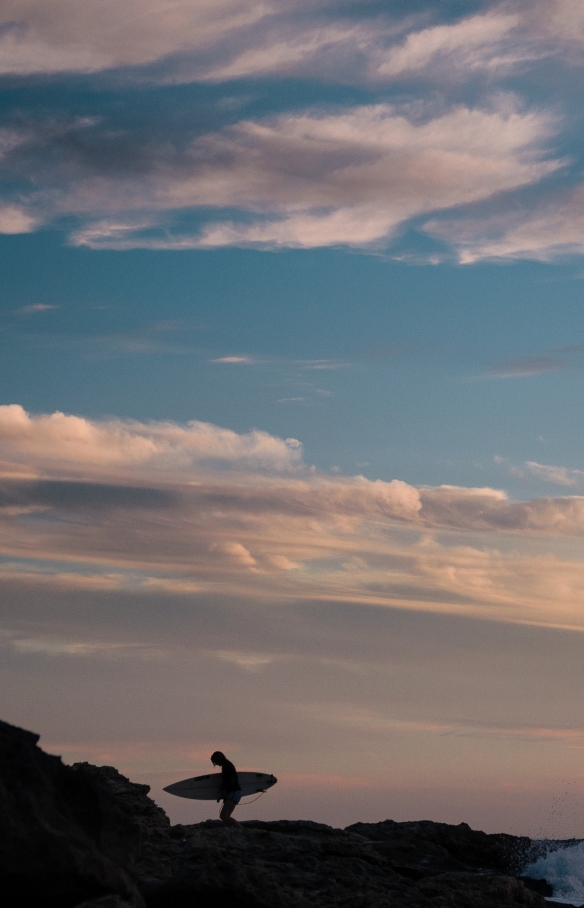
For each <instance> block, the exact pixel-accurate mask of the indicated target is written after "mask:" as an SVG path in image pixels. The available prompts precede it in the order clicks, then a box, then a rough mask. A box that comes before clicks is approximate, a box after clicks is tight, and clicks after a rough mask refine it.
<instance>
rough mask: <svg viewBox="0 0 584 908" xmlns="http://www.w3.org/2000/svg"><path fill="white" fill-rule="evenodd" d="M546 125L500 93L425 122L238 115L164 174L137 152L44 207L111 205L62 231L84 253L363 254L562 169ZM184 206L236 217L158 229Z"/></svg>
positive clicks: (73, 184)
mask: <svg viewBox="0 0 584 908" xmlns="http://www.w3.org/2000/svg"><path fill="white" fill-rule="evenodd" d="M553 128H554V123H553V118H552V117H550V116H549V115H547V114H546V113H544V112H537V111H531V112H522V111H520V110H518V109H516V106H515V104H514V102H512V101H510V100H509V98H505V99H499V100H498V101H497V102H496V104H495V105H494V106H493V107H492V108H491V109H479V108H475V109H471V108H468V107H466V106H464V105H458V106H455V107H452V108H451V109H449V110H447V111H446V112H442V113H440V114H438V115H432V113H431V111H428V112H427V115H426V116H425V117H423V116H422V115H421V111H420V110H419V109H417V108H414V107H395V106H392V105H389V104H376V105H371V106H360V107H353V108H351V109H348V110H347V109H345V110H343V111H340V112H332V113H326V112H319V111H308V112H306V113H302V114H286V115H281V116H278V117H275V118H269V119H265V120H244V121H241V122H239V123H237V124H235V125H234V126H230V127H226V128H225V129H223V130H221V131H219V132H214V133H208V134H206V135H204V136H201V137H199V138H197V139H195V140H194V141H193V142H192V143H191V144H190V146H189V147H188V148H187V150H186V151H183V152H181V153H180V154H178V156H177V155H174V154H173V155H171V157H173V158H174V161H173V164H172V166H170V167H169V164H168V155H169V151H168V148H167V149H166V150H165V152H164V155H162V157H161V154H162V153H161V152H160V151H159V150H156V149H154V150H152V151H151V152H148V153H149V154H150V160H149V163H148V164H147V166H146V167H145V169H144V168H142V172H141V173H140V176H139V179H138V178H134V177H133V176H132V177H128V175H126V174H124V173H120V174H118V175H116V174H112V175H111V177H110V178H108V180H107V181H104V179H103V177H102V176H100V177H97V176H94V175H92V173H91V172H90V171H88V172H87V173H86V174H85V175H84V177H83V180H82V181H79V180H77V181H76V180H75V179H73V180H72V181H69V182H68V184H67V187H63V188H62V189H59V190H57V189H55V192H56V195H55V197H54V202H53V205H54V211H55V213H56V212H61V213H63V214H65V213H67V214H76V215H77V216H82V217H84V218H87V217H89V216H95V215H96V214H98V213H99V212H100V210H101V212H102V213H103V212H104V211H105V210H106V209H108V208H109V209H110V210H111V211H112V212H113V211H114V210H116V209H117V210H118V213H117V214H115V215H108V216H106V217H102V218H100V219H97V220H95V221H93V222H90V223H89V224H86V225H85V226H82V227H80V228H79V229H77V230H75V231H74V232H73V233H72V236H71V242H72V243H73V244H74V245H85V246H89V247H91V248H94V249H106V248H116V249H131V248H138V247H141V248H149V249H189V248H191V249H193V248H214V247H219V246H225V245H242V246H246V245H251V246H259V247H264V248H266V247H267V248H272V247H274V248H275V247H279V246H293V247H301V248H313V247H318V246H329V245H335V244H345V245H351V246H369V245H371V244H376V243H379V242H385V241H386V240H387V239H388V238H389V237H390V236H391V235H392V234H393V233H394V232H395V230H396V229H397V228H398V226H399V225H400V224H403V223H404V222H406V221H408V220H409V219H411V218H412V217H414V216H419V215H421V214H425V213H429V212H430V211H438V210H440V209H447V208H453V207H457V206H462V205H467V204H469V203H473V202H478V201H481V200H485V199H489V198H490V197H491V196H493V195H494V194H495V193H502V192H505V191H509V190H511V189H516V188H517V187H520V186H525V185H529V184H532V183H535V182H538V181H539V180H541V179H542V177H544V176H545V175H546V174H548V173H550V172H552V171H553V170H555V169H557V167H559V166H560V165H561V163H562V162H560V161H554V160H544V155H543V143H544V142H545V141H547V138H548V137H549V135H550V133H551V131H552V129H553ZM121 206H123V208H124V209H125V211H124V213H119V209H120V207H121ZM189 208H190V209H192V210H193V211H195V210H196V209H197V208H206V209H208V208H211V209H213V208H214V209H216V210H220V209H230V210H233V209H239V211H240V217H241V220H239V221H234V220H216V221H211V222H208V223H206V224H204V225H203V227H202V229H200V230H199V231H198V232H197V233H189V232H188V231H186V232H185V231H183V232H177V231H174V232H173V231H172V230H169V229H168V227H169V224H168V222H167V221H164V218H163V215H162V212H167V213H170V212H173V211H175V212H176V211H178V210H179V209H183V210H185V209H189ZM132 209H133V210H134V212H136V211H138V210H139V209H141V210H142V214H139V215H138V214H136V213H131V210H132ZM144 212H148V213H147V214H144ZM156 212H158V213H156ZM164 217H168V215H165V216H164ZM250 219H251V220H250Z"/></svg>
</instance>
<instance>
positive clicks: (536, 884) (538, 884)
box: [517, 876, 554, 896]
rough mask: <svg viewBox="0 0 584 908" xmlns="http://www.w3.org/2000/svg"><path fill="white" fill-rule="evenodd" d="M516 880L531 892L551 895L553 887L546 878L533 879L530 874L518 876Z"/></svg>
mask: <svg viewBox="0 0 584 908" xmlns="http://www.w3.org/2000/svg"><path fill="white" fill-rule="evenodd" d="M517 879H518V880H521V882H522V883H523V885H524V886H526V887H527V889H531V891H532V892H539V894H540V895H544V896H545V895H547V896H550V895H553V894H554V887H553V886H551V885H550V884H549V883H548V881H547V880H534V879H533V877H531V876H518V877H517Z"/></svg>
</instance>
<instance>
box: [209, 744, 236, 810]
mask: <svg viewBox="0 0 584 908" xmlns="http://www.w3.org/2000/svg"><path fill="white" fill-rule="evenodd" d="M211 763H212V764H213V766H220V767H221V798H223V807H222V808H221V813H220V814H219V816H220V817H221V819H222V820H223V823H224V825H225V826H239V827H240V828H242V827H241V823H238V822H237V820H236V819H235V818H234V817H232V816H231V814H232V813H233V811H234V810H235V808H236V807H237V805H238V804H239V802H240V800H241V795H242V794H243V792H242V791H241V788H240V785H239V779H238V778H237V770H236V768H235V766H234V765H233V763H231V762H230V761H229V760H228V759H227V757H226V756H225V754H222V753H221V751H220V750H216V751H215V753H214V754H213V755H212V757H211ZM221 798H217V800H218V801H220V800H221Z"/></svg>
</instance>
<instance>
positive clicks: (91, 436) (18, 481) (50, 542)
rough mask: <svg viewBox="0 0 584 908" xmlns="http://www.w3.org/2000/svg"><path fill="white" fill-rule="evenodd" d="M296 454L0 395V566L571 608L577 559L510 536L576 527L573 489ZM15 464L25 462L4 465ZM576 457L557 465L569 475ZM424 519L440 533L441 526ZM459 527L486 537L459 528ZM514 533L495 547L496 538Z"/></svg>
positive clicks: (242, 438) (505, 617) (311, 594)
mask: <svg viewBox="0 0 584 908" xmlns="http://www.w3.org/2000/svg"><path fill="white" fill-rule="evenodd" d="M301 455H302V449H301V446H300V443H299V442H298V441H296V440H294V439H287V440H286V441H284V440H282V439H277V438H274V437H273V436H269V435H267V434H266V433H258V432H256V433H249V434H248V435H238V434H237V433H234V432H231V431H229V430H225V429H220V428H218V427H216V426H210V425H208V424H204V423H190V424H188V425H186V426H181V425H177V424H174V423H170V422H166V423H148V424H144V423H137V422H135V421H122V420H110V421H103V422H96V421H91V420H87V419H84V418H82V417H71V416H64V415H63V414H53V415H52V416H49V415H46V416H38V417H30V416H29V415H28V414H26V413H25V412H24V411H23V410H22V409H21V408H19V407H15V406H13V407H3V408H0V456H1V458H2V463H1V466H2V473H3V474H4V477H5V478H4V479H3V480H2V483H1V487H0V493H1V494H0V540H1V541H2V552H3V553H4V555H5V556H6V557H7V558H8V560H7V561H6V564H5V566H4V568H3V569H2V570H0V583H4V584H15V583H16V584H20V585H22V584H25V585H28V586H33V587H34V586H35V585H37V586H38V585H39V584H41V585H42V586H43V587H44V588H47V589H48V588H54V589H55V590H57V589H63V590H71V589H75V588H79V589H85V590H88V591H91V590H96V591H97V590H111V591H112V592H114V591H118V592H120V593H122V592H123V593H124V594H126V595H140V596H149V595H152V596H157V595H161V594H164V595H167V596H178V597H184V596H193V595H195V596H198V595H202V594H211V593H213V595H215V594H217V595H222V596H232V595H238V596H244V597H251V598H253V599H256V600H257V601H268V600H269V601H272V602H277V601H289V600H290V599H291V598H292V599H294V600H295V601H322V602H328V601H337V602H351V603H354V604H363V605H365V604H368V605H375V606H379V607H388V608H400V609H407V610H412V609H413V610H416V611H422V612H440V613H447V614H461V615H469V616H472V615H474V616H475V617H480V618H483V619H489V620H499V621H511V622H513V623H532V624H542V625H553V626H556V625H557V626H570V627H580V626H581V619H580V617H579V611H578V608H579V605H577V604H578V603H579V602H580V600H581V595H582V591H583V590H584V565H583V564H582V563H581V562H579V561H576V560H570V559H559V558H557V557H555V556H551V555H543V556H542V555H538V556H534V555H533V554H530V553H529V551H527V552H526V553H525V554H522V553H521V540H522V539H523V538H528V539H533V538H537V537H541V538H543V537H546V536H559V537H561V536H569V535H571V536H576V537H580V536H583V535H584V498H582V497H578V496H570V497H559V498H535V499H532V500H529V501H513V500H510V499H509V498H508V496H507V495H506V494H505V493H504V492H503V491H500V490H496V489H490V488H476V489H473V488H461V487H454V486H438V487H435V488H425V487H422V488H416V487H414V486H412V485H409V484H407V483H405V482H402V481H399V480H392V481H391V482H386V481H381V480H374V481H373V480H368V479H365V478H364V477H362V476H343V475H342V474H340V473H327V474H325V473H322V472H319V471H318V470H315V469H314V468H311V467H309V466H307V465H305V464H304V463H303V462H302V457H301ZM15 464H19V465H20V469H21V470H22V469H23V466H24V467H26V469H28V471H29V473H30V474H34V475H36V478H31V476H29V477H28V478H24V477H22V476H21V477H20V478H17V476H16V475H15ZM227 468H228V469H227ZM528 468H529V469H531V470H533V471H534V472H537V471H538V470H540V471H543V472H546V471H548V472H549V471H550V470H551V468H546V467H542V466H540V465H537V464H529V465H528ZM575 472H576V471H572V472H571V473H566V474H565V475H564V474H562V473H560V478H563V479H564V480H565V482H566V483H572V482H575V481H576V475H575ZM130 477H131V484H130V482H129V481H128V480H129V478H130ZM579 478H580V477H579V476H578V479H579ZM438 530H440V531H442V532H444V531H447V532H448V533H449V534H453V536H452V539H451V540H450V541H446V540H444V541H442V542H439V541H437V540H436V539H435V538H434V533H435V532H436V531H438ZM405 531H407V532H405ZM412 531H413V532H414V536H412ZM404 532H405V535H404ZM469 534H475V536H477V534H478V537H482V538H484V540H485V541H484V543H483V544H479V543H476V544H474V545H470V544H469V542H468V536H469ZM510 534H511V535H512V536H513V538H514V551H513V552H511V553H508V554H504V553H503V552H501V551H499V550H498V548H497V539H498V537H500V536H501V535H504V536H508V535H510ZM41 559H42V560H43V561H42V567H41V568H38V569H36V568H35V567H34V565H35V563H37V562H39V560H41ZM63 564H70V565H71V570H63ZM51 565H54V567H51ZM98 568H99V570H98ZM582 627H584V625H582Z"/></svg>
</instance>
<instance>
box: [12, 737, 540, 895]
mask: <svg viewBox="0 0 584 908" xmlns="http://www.w3.org/2000/svg"><path fill="white" fill-rule="evenodd" d="M37 741H38V736H37V735H33V734H31V733H30V732H26V731H23V730H22V729H18V728H15V727H13V726H11V725H7V724H6V723H1V722H0V891H1V892H3V893H4V894H9V895H11V899H9V902H8V904H10V905H12V904H14V905H18V906H19V908H20V906H22V908H27V906H28V905H31V906H33V905H34V906H35V908H81V906H83V908H187V906H188V908H227V906H230V908H232V906H233V908H309V906H310V908H342V906H346V908H406V906H408V908H418V906H419V908H446V906H448V908H505V906H506V908H512V905H513V904H516V905H523V906H526V908H543V906H544V904H545V902H544V895H546V894H547V895H549V894H551V892H550V891H549V889H546V884H545V882H542V881H539V882H535V881H529V880H522V879H518V878H517V877H516V874H517V873H518V872H520V868H521V866H522V865H524V864H525V862H526V860H527V859H528V858H529V857H533V856H534V854H535V853H536V852H537V850H538V848H539V847H540V846H538V845H536V844H535V843H531V842H530V840H529V839H527V838H517V837H515V836H509V835H486V834H485V833H483V832H476V831H474V830H472V829H470V827H469V826H467V825H466V824H464V823H462V824H460V825H459V826H449V825H447V824H444V823H432V822H430V821H421V822H412V823H395V822H393V821H391V820H386V821H385V822H382V823H356V824H354V825H353V826H349V827H348V828H347V829H344V830H343V829H333V828H331V827H330V826H325V825H322V824H319V823H314V822H310V821H287V820H280V821H276V822H262V821H259V820H255V821H254V820H251V821H248V822H246V823H244V829H243V830H234V829H225V828H223V827H222V825H221V824H220V823H219V822H218V821H208V822H206V823H200V824H195V825H192V826H180V825H178V826H171V825H170V822H169V820H168V818H167V817H166V815H165V813H164V811H163V810H162V809H161V808H160V807H158V806H157V805H156V804H155V803H154V802H153V801H152V800H151V799H150V798H149V797H148V791H149V788H148V786H147V785H137V784H135V783H132V782H130V781H129V780H128V779H126V778H125V777H124V776H122V775H121V774H120V773H119V772H117V770H115V769H114V768H113V767H107V766H106V767H96V766H91V765H90V764H87V763H79V764H75V765H74V766H72V767H68V766H64V765H63V764H62V762H61V760H60V759H59V758H58V757H53V756H50V755H48V754H45V753H44V752H43V751H42V750H41V749H40V748H39V747H38V746H37ZM534 890H539V891H534Z"/></svg>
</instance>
